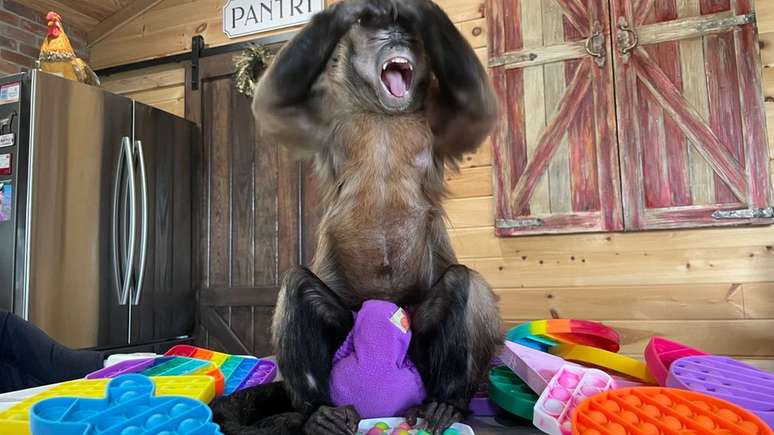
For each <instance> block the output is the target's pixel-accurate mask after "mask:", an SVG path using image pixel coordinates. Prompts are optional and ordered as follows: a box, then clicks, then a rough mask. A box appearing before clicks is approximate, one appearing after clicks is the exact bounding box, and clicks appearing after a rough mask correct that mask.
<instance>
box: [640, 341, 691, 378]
mask: <svg viewBox="0 0 774 435" xmlns="http://www.w3.org/2000/svg"><path fill="white" fill-rule="evenodd" d="M691 355H706V354H705V353H704V352H702V351H700V350H698V349H694V348H692V347H688V346H686V345H684V344H681V343H678V342H676V341H671V340H667V339H666V338H663V337H653V338H651V339H650V341H649V342H648V345H647V346H646V347H645V362H647V363H648V370H650V373H651V374H653V377H654V378H656V381H658V384H659V385H662V386H664V385H666V379H667V375H668V374H669V367H670V366H671V365H672V363H673V362H675V361H676V360H678V359H680V358H682V357H684V356H691Z"/></svg>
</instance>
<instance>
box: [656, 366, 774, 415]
mask: <svg viewBox="0 0 774 435" xmlns="http://www.w3.org/2000/svg"><path fill="white" fill-rule="evenodd" d="M666 384H667V386H669V387H674V388H683V389H686V390H691V391H696V392H699V393H704V394H707V395H710V396H714V397H717V398H719V399H723V400H728V401H729V402H732V403H735V404H737V405H739V406H741V407H743V408H744V409H747V410H749V411H751V412H753V413H754V414H756V415H757V416H758V417H760V418H761V419H762V420H763V421H765V422H766V424H768V425H769V426H770V427H774V374H772V373H769V372H766V371H763V370H760V369H758V368H755V367H753V366H750V365H747V364H745V363H743V362H741V361H737V360H735V359H733V358H729V357H725V356H710V355H706V356H688V357H685V358H680V359H679V360H677V361H675V362H674V363H673V364H672V367H671V368H670V369H669V376H668V377H667V381H666Z"/></svg>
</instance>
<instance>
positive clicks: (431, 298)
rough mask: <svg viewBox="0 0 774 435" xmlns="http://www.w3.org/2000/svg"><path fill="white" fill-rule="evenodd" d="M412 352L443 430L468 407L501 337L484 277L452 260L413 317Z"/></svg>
mask: <svg viewBox="0 0 774 435" xmlns="http://www.w3.org/2000/svg"><path fill="white" fill-rule="evenodd" d="M411 322H412V326H411V329H412V333H413V337H412V340H411V347H410V354H411V359H412V361H413V362H414V364H415V365H416V366H417V369H418V370H419V372H420V374H421V375H422V380H423V381H424V383H425V389H426V391H427V394H428V398H427V401H426V404H425V405H424V407H423V408H422V409H419V410H413V412H412V413H410V414H409V415H407V417H409V418H410V419H414V418H416V417H417V416H423V417H424V418H425V419H426V420H427V421H428V425H429V430H431V431H433V432H435V433H440V432H441V431H443V430H444V429H446V428H447V427H449V426H450V425H451V424H453V423H454V422H455V421H459V420H460V419H462V417H463V416H464V414H466V413H467V412H468V403H469V402H470V399H471V397H472V396H473V393H475V391H476V387H477V385H478V383H479V381H480V379H481V377H482V376H483V375H484V374H485V372H486V369H487V368H488V366H489V362H490V361H491V359H492V357H493V356H494V354H495V352H496V349H497V346H498V345H499V344H500V342H501V337H500V317H499V315H498V313H497V305H496V300H495V296H494V294H493V293H492V291H491V289H490V288H489V286H488V285H487V283H486V282H485V281H484V279H483V278H482V277H481V276H480V275H479V274H478V273H476V272H474V271H471V270H469V269H468V268H467V267H465V266H461V265H453V266H451V267H449V268H448V269H447V270H446V272H445V273H444V274H443V276H441V278H440V279H439V280H438V282H437V283H436V284H435V285H433V287H431V288H430V290H429V291H428V292H427V295H426V297H425V298H424V300H423V301H422V302H420V304H419V305H418V306H417V307H416V309H415V311H414V313H413V315H412V318H411Z"/></svg>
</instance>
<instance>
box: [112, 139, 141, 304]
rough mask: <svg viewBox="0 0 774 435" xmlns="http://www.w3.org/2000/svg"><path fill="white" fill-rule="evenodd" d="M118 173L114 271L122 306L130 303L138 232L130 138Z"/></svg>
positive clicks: (123, 141) (122, 146)
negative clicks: (122, 257) (122, 234)
mask: <svg viewBox="0 0 774 435" xmlns="http://www.w3.org/2000/svg"><path fill="white" fill-rule="evenodd" d="M119 154H120V155H119V158H118V161H119V164H118V171H117V173H116V181H115V186H114V196H113V271H114V274H115V276H116V288H117V290H118V303H119V304H120V305H126V304H127V303H128V302H129V286H130V285H131V283H132V280H131V278H132V264H134V244H135V233H136V231H137V229H136V226H137V223H136V213H137V210H136V207H137V204H136V201H135V192H134V161H133V158H132V142H131V141H130V140H129V138H128V137H123V138H122V139H121V151H120V153H119ZM124 166H125V167H126V175H127V176H126V185H127V187H128V189H127V190H128V191H129V213H128V214H129V231H128V233H129V241H128V242H127V243H126V250H127V252H126V265H125V267H124V270H123V275H124V276H123V279H122V278H121V272H122V271H121V270H119V267H118V262H119V259H118V255H119V253H118V246H119V243H118V232H119V230H118V213H119V202H120V200H119V197H120V196H121V195H120V192H121V179H122V176H121V175H122V172H123V171H122V168H123V167H124Z"/></svg>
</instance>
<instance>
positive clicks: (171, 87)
mask: <svg viewBox="0 0 774 435" xmlns="http://www.w3.org/2000/svg"><path fill="white" fill-rule="evenodd" d="M102 88H104V89H106V90H108V91H110V92H113V93H115V94H119V95H125V96H127V97H130V98H134V99H136V100H137V101H140V102H142V103H145V104H148V105H150V106H153V107H157V108H159V109H161V110H164V111H166V112H169V113H172V114H175V115H178V116H184V114H185V67H184V66H183V65H180V64H171V65H162V66H158V67H153V68H147V69H143V70H136V71H130V72H126V73H121V74H115V75H112V76H107V77H102Z"/></svg>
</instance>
